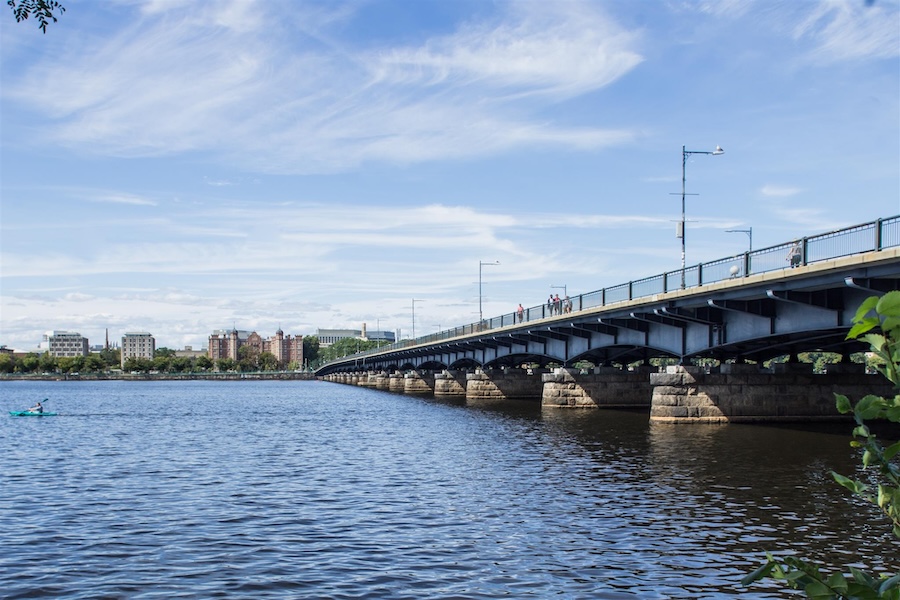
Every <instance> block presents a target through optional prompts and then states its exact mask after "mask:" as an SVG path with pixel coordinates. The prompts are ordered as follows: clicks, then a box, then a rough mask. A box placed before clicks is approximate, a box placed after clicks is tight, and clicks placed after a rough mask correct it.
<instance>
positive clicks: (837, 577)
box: [826, 573, 847, 592]
mask: <svg viewBox="0 0 900 600" xmlns="http://www.w3.org/2000/svg"><path fill="white" fill-rule="evenodd" d="M826 583H827V584H828V587H830V588H831V589H832V590H834V591H836V592H846V591H847V579H846V578H845V577H844V576H843V575H841V574H840V573H834V574H832V575H831V577H829V578H828V581H826Z"/></svg>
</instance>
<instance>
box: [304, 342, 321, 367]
mask: <svg viewBox="0 0 900 600" xmlns="http://www.w3.org/2000/svg"><path fill="white" fill-rule="evenodd" d="M303 358H304V359H305V360H308V361H309V362H315V360H316V359H317V358H319V338H318V337H317V336H315V335H307V336H305V337H304V338H303Z"/></svg>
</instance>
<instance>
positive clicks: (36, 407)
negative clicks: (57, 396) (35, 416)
mask: <svg viewBox="0 0 900 600" xmlns="http://www.w3.org/2000/svg"><path fill="white" fill-rule="evenodd" d="M28 412H33V413H42V412H44V406H43V405H42V404H41V403H40V402H38V403H37V404H35V405H34V406H32V407H31V408H29V409H28Z"/></svg>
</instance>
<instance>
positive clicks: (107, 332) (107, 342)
mask: <svg viewBox="0 0 900 600" xmlns="http://www.w3.org/2000/svg"><path fill="white" fill-rule="evenodd" d="M106 350H107V351H109V327H107V328H106Z"/></svg>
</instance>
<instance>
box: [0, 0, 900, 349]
mask: <svg viewBox="0 0 900 600" xmlns="http://www.w3.org/2000/svg"><path fill="white" fill-rule="evenodd" d="M64 4H65V5H66V8H67V10H66V12H65V14H63V15H62V16H61V18H60V20H59V22H57V23H53V24H51V25H50V26H49V27H48V29H47V33H46V34H42V33H41V31H40V30H39V29H38V28H37V25H36V23H35V22H33V21H28V22H24V23H19V24H17V23H16V22H15V20H14V18H13V16H12V11H10V10H9V9H8V7H5V6H4V7H3V9H2V12H0V38H2V40H0V52H2V55H0V56H2V62H0V236H2V237H0V311H2V312H0V344H5V345H7V346H9V347H13V348H21V349H27V348H34V347H36V346H37V344H38V343H39V342H40V339H41V334H42V333H43V332H44V331H47V330H50V329H66V330H74V331H79V332H81V333H82V334H83V335H86V336H88V337H89V338H90V339H91V343H92V344H96V343H102V342H103V339H104V336H105V332H106V331H107V330H108V331H109V335H110V339H111V340H118V339H119V338H120V337H121V335H122V334H123V333H124V332H126V331H149V332H150V333H152V334H153V335H154V336H155V337H156V339H157V345H158V346H167V347H170V348H181V347H183V346H184V345H192V346H193V347H195V348H197V347H205V346H206V340H207V338H208V336H209V334H210V333H211V332H212V331H213V330H214V329H220V328H230V327H232V326H236V327H237V328H239V329H248V330H256V331H258V332H259V333H260V334H261V335H263V336H264V337H266V336H271V335H273V334H274V332H275V330H276V329H278V328H279V327H281V328H282V329H283V330H284V331H285V333H287V334H291V335H309V334H312V333H315V331H316V328H337V327H339V328H344V327H347V328H359V327H360V326H361V324H362V323H367V326H368V328H369V329H370V330H371V329H375V328H378V329H383V330H391V331H395V330H398V329H399V330H401V334H402V336H404V337H406V336H408V335H409V334H410V333H411V329H412V306H413V299H416V300H419V301H418V302H415V319H416V321H415V328H416V334H417V335H422V334H425V333H431V332H435V331H438V330H440V329H446V328H448V327H452V326H455V325H461V324H467V323H471V322H473V321H475V320H477V318H478V304H479V291H478V276H479V262H482V261H484V262H493V261H499V262H500V264H499V265H496V266H485V267H483V268H482V269H481V271H482V279H483V284H482V303H483V307H484V313H485V316H493V315H497V314H500V313H504V312H511V311H513V310H514V309H515V307H516V305H517V304H518V303H519V302H522V303H523V304H524V305H525V306H526V307H527V306H533V305H537V304H540V303H542V302H543V301H544V300H545V299H546V297H547V295H548V294H549V293H550V292H561V291H562V290H561V289H559V288H553V287H551V286H563V285H565V286H566V288H567V290H568V292H569V294H570V295H575V294H578V293H583V292H588V291H592V290H596V289H599V288H602V287H604V286H608V285H615V284H618V283H622V282H625V281H628V280H630V279H636V278H641V277H645V276H649V275H654V274H657V273H662V272H665V271H670V270H675V269H678V268H679V266H680V260H681V258H680V251H681V246H680V240H679V239H678V238H676V236H675V227H676V222H677V221H679V220H680V218H681V199H680V191H681V166H682V164H681V159H682V154H681V149H682V146H683V145H685V146H687V149H688V150H704V151H707V150H710V151H711V150H713V149H714V148H715V147H716V145H721V146H722V147H723V148H724V149H725V154H724V155H722V156H705V155H695V156H691V157H690V159H689V161H688V164H687V167H686V171H687V190H688V193H691V194H697V195H696V196H689V197H688V200H687V221H688V225H687V262H688V264H695V263H697V262H700V261H704V260H711V259H715V258H719V257H723V256H728V255H731V254H735V253H738V252H742V251H744V250H745V249H746V248H747V245H748V242H749V239H748V237H747V236H746V235H744V234H740V233H738V234H735V233H726V230H728V229H747V228H752V230H753V245H754V248H763V247H766V246H768V245H774V244H778V243H782V242H784V241H786V240H789V239H791V238H793V237H796V236H801V235H808V234H815V233H820V232H824V231H827V230H830V229H837V228H840V227H844V226H848V225H852V224H855V223H860V222H864V221H869V220H873V219H876V218H879V217H887V216H892V215H895V214H898V213H900V2H898V1H897V0H875V2H866V1H864V0H846V1H841V0H828V1H815V0H801V1H797V0H789V1H785V2H776V1H769V0H760V1H755V2H754V1H729V0H716V1H709V2H703V1H682V0H645V1H632V0H610V1H603V2H601V1H590V2H577V1H553V0H551V1H547V0H541V1H534V2H531V1H526V0H521V1H519V0H517V1H513V2H501V1H497V2H489V1H485V0H477V1H466V0H445V1H439V0H422V1H413V0H403V1H391V0H371V1H351V2H337V1H329V2H300V1H280V0H265V1H260V2H250V1H246V0H240V1H234V2H230V1H227V0H218V1H215V2H204V1H202V0H185V1H179V0H155V1H139V0H107V1H83V2H76V1H70V2H64Z"/></svg>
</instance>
